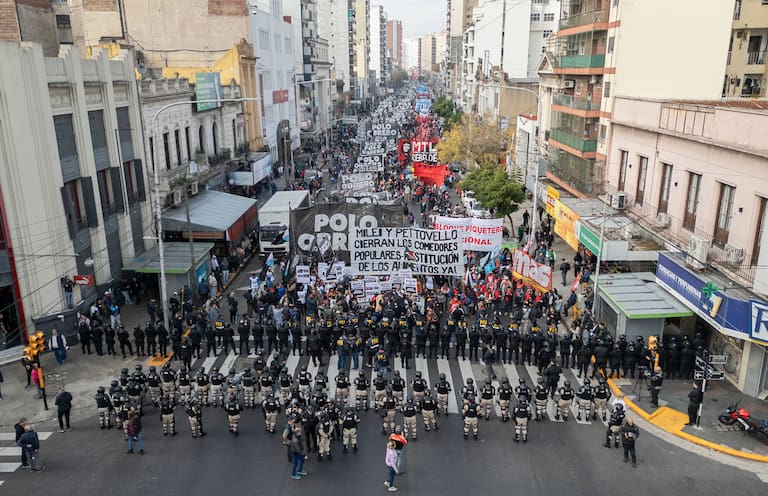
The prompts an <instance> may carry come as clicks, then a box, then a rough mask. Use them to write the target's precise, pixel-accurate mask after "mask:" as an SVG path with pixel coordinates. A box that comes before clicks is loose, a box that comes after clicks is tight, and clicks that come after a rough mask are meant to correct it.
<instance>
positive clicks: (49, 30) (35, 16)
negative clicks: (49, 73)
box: [0, 0, 72, 57]
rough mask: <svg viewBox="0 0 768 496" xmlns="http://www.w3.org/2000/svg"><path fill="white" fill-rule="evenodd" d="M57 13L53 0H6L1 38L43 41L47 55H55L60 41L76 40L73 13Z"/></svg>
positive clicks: (0, 14)
mask: <svg viewBox="0 0 768 496" xmlns="http://www.w3.org/2000/svg"><path fill="white" fill-rule="evenodd" d="M57 14H58V12H55V11H54V2H52V1H51V0H2V1H0V41H2V40H4V41H17V42H18V41H31V42H35V43H39V44H40V46H41V47H42V49H43V55H45V56H46V57H55V56H56V55H58V53H59V44H60V43H71V42H72V29H71V24H70V20H69V16H68V15H67V16H60V15H57Z"/></svg>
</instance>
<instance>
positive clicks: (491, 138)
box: [437, 114, 510, 167]
mask: <svg viewBox="0 0 768 496" xmlns="http://www.w3.org/2000/svg"><path fill="white" fill-rule="evenodd" d="M509 137H510V134H509V133H508V132H507V131H505V130H502V129H501V128H500V127H499V126H498V125H497V124H496V123H495V122H494V121H493V120H492V119H483V120H482V121H479V122H478V120H477V119H476V117H475V116H472V115H469V114H463V115H462V117H461V120H460V121H459V122H458V123H456V124H455V125H454V126H452V127H451V129H449V130H448V131H446V132H445V133H444V134H443V138H442V139H441V140H440V141H439V142H438V144H437V157H438V159H439V160H440V162H442V163H455V162H460V163H466V164H467V165H468V166H470V167H475V166H478V165H481V164H488V163H493V164H496V163H499V159H500V157H501V155H502V154H503V152H504V150H506V147H507V142H508V141H509Z"/></svg>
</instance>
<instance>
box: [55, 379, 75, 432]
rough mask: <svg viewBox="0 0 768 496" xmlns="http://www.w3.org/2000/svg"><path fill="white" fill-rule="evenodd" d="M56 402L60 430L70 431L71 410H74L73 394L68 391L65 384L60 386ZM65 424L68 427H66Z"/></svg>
mask: <svg viewBox="0 0 768 496" xmlns="http://www.w3.org/2000/svg"><path fill="white" fill-rule="evenodd" d="M54 404H55V405H56V414H57V416H58V418H59V432H68V431H69V430H70V428H69V412H70V411H71V410H72V394H70V393H69V392H68V391H66V390H65V389H64V386H60V387H59V392H58V394H57V395H56V399H55V400H54ZM65 424H66V427H64V425H65Z"/></svg>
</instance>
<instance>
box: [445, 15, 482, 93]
mask: <svg viewBox="0 0 768 496" xmlns="http://www.w3.org/2000/svg"><path fill="white" fill-rule="evenodd" d="M447 1H448V9H447V15H446V18H447V19H446V30H447V31H448V40H447V45H448V47H447V60H446V75H447V77H448V81H449V82H450V93H451V95H453V96H454V97H458V96H459V93H460V90H459V82H460V81H461V77H460V76H461V74H462V67H463V60H464V32H465V31H466V30H467V29H468V28H469V26H470V24H472V9H473V8H475V7H477V4H478V0H447Z"/></svg>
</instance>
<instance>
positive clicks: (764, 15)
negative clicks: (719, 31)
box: [723, 0, 768, 98]
mask: <svg viewBox="0 0 768 496" xmlns="http://www.w3.org/2000/svg"><path fill="white" fill-rule="evenodd" d="M766 51H768V4H766V2H764V1H763V0H736V3H735V6H734V11H733V25H732V29H731V39H730V42H729V44H728V67H727V68H726V71H725V82H724V83H723V97H726V98H731V97H737V98H744V97H748V98H765V97H766V96H767V95H768V93H767V92H766V90H765V84H766V78H767V77H768V72H767V71H768V65H766Z"/></svg>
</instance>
